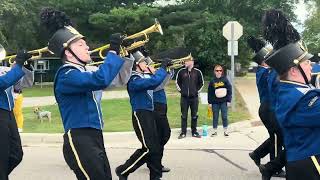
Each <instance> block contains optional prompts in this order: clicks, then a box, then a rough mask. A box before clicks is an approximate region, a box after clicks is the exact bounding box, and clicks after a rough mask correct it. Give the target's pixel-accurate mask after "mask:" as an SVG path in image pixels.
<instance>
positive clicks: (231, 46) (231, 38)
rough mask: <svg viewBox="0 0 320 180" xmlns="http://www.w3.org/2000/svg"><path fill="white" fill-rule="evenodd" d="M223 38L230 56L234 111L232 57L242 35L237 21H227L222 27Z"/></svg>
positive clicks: (236, 53)
mask: <svg viewBox="0 0 320 180" xmlns="http://www.w3.org/2000/svg"><path fill="white" fill-rule="evenodd" d="M222 32H223V36H224V37H225V38H226V39H227V40H228V55H229V56H231V78H230V79H231V82H230V83H231V84H232V103H231V105H232V107H231V108H232V110H233V111H234V110H235V103H236V101H235V100H236V97H235V92H234V85H235V83H234V74H235V73H234V56H237V55H238V39H239V38H240V37H241V36H242V34H243V27H242V26H241V24H240V23H239V22H238V21H229V22H227V24H225V25H224V26H223V29H222Z"/></svg>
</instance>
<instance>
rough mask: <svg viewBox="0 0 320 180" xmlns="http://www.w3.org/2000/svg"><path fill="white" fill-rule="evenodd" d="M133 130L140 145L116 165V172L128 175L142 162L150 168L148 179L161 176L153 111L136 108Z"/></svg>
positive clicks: (133, 117)
mask: <svg viewBox="0 0 320 180" xmlns="http://www.w3.org/2000/svg"><path fill="white" fill-rule="evenodd" d="M132 124H133V128H134V131H135V133H136V135H137V137H138V139H139V141H140V142H141V145H142V147H141V148H140V149H137V150H136V151H135V152H134V153H133V154H132V155H131V156H130V158H129V159H128V160H127V161H126V162H125V163H124V164H122V165H120V166H118V167H117V174H121V175H124V176H128V175H129V174H130V173H132V172H134V171H135V170H136V169H138V168H139V167H140V166H142V165H143V164H144V163H147V166H148V168H149V170H150V180H153V179H159V178H161V177H162V171H161V169H162V166H161V153H160V143H159V138H158V133H157V127H156V123H155V116H154V112H153V111H148V110H137V111H135V112H133V113H132Z"/></svg>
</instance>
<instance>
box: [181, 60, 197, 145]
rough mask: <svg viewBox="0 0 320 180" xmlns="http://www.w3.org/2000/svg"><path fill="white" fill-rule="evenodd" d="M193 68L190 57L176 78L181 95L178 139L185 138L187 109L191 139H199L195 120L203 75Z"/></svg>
mask: <svg viewBox="0 0 320 180" xmlns="http://www.w3.org/2000/svg"><path fill="white" fill-rule="evenodd" d="M193 66H194V61H193V58H192V56H190V60H188V61H185V67H184V68H182V69H180V70H179V71H178V73H177V78H176V86H177V89H178V91H179V92H180V94H181V100H180V106H181V133H180V135H179V137H178V138H179V139H181V138H185V137H186V133H187V119H188V109H189V107H190V109H191V132H192V137H197V138H200V137H201V136H200V135H199V133H198V132H197V120H198V106H199V98H198V94H199V92H200V91H201V89H202V87H203V75H202V72H201V71H200V70H199V69H197V68H194V67H193Z"/></svg>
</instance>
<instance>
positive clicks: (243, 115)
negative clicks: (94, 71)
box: [23, 83, 250, 133]
mask: <svg viewBox="0 0 320 180" xmlns="http://www.w3.org/2000/svg"><path fill="white" fill-rule="evenodd" d="M173 85H174V84H172V83H170V84H169V86H168V88H167V92H168V94H170V95H169V96H168V119H169V121H170V126H171V128H180V122H181V120H180V96H179V95H178V94H177V92H176V90H174V88H175V87H174V86H173ZM236 93H237V94H236V96H237V110H236V111H235V112H231V111H229V122H230V123H233V122H237V121H241V120H247V119H249V117H250V116H249V112H248V110H247V109H246V108H244V101H243V99H242V98H241V96H240V95H239V93H238V92H236ZM42 109H43V110H48V111H51V113H52V122H51V124H50V123H48V122H47V121H44V122H43V123H42V124H41V123H40V121H39V120H38V119H37V118H36V115H35V114H34V113H33V108H30V107H28V108H24V109H23V111H24V118H25V123H24V132H33V133H57V132H63V126H62V123H61V118H60V113H59V111H58V107H57V105H51V106H43V107H42ZM102 110H103V115H104V116H103V117H104V120H105V127H104V131H107V132H120V131H132V124H131V106H130V103H129V100H128V99H112V100H103V101H102ZM198 114H199V119H198V126H200V125H202V124H208V125H210V126H211V124H212V120H211V119H210V120H209V119H208V118H207V105H202V104H199V113H198ZM219 122H221V121H219ZM188 126H190V111H189V120H188Z"/></svg>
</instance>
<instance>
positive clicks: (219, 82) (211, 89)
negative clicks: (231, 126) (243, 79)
mask: <svg viewBox="0 0 320 180" xmlns="http://www.w3.org/2000/svg"><path fill="white" fill-rule="evenodd" d="M213 69H214V77H213V79H212V80H211V81H210V83H209V86H208V104H209V106H210V107H211V108H212V112H213V134H212V135H211V136H216V135H217V127H218V119H219V111H220V110H221V117H222V122H223V128H224V135H225V136H229V134H228V132H227V129H228V107H230V104H231V98H232V88H231V84H230V82H229V81H228V79H227V77H226V76H224V73H223V68H222V66H221V65H215V66H214V68H213Z"/></svg>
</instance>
